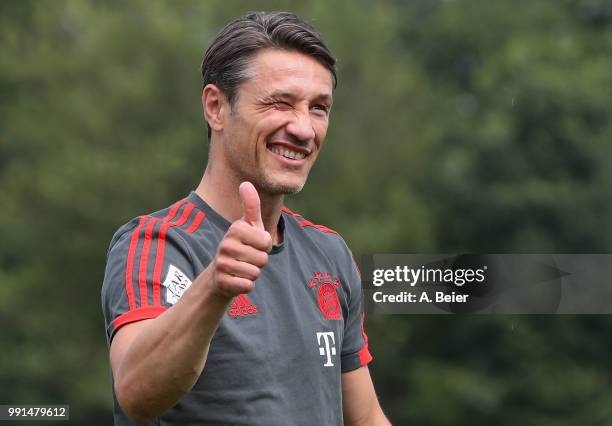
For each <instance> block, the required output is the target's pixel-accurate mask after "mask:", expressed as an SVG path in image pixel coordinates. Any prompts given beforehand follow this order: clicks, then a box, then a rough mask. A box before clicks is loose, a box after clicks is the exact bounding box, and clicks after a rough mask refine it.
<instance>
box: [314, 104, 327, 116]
mask: <svg viewBox="0 0 612 426" xmlns="http://www.w3.org/2000/svg"><path fill="white" fill-rule="evenodd" d="M312 108H313V109H314V110H316V111H323V112H324V113H325V115H327V114H328V113H329V107H328V106H327V105H324V104H315V105H313V106H312Z"/></svg>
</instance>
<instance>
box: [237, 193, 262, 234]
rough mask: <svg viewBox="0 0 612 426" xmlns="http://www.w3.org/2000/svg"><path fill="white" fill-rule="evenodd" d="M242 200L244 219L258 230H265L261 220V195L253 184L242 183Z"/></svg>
mask: <svg viewBox="0 0 612 426" xmlns="http://www.w3.org/2000/svg"><path fill="white" fill-rule="evenodd" d="M238 192H239V193H240V199H241V200H242V211H243V216H242V217H243V219H244V220H246V221H247V222H248V223H250V224H251V225H253V226H254V227H256V228H260V229H264V226H263V221H262V220H261V202H260V201H259V194H257V190H256V189H255V187H254V186H253V184H252V183H251V182H242V183H241V184H240V187H238Z"/></svg>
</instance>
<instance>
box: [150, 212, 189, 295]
mask: <svg viewBox="0 0 612 426" xmlns="http://www.w3.org/2000/svg"><path fill="white" fill-rule="evenodd" d="M183 201H185V202H186V201H187V200H183ZM182 204H184V203H181V204H180V205H179V207H180V206H181V205H182ZM194 207H195V205H194V204H192V203H189V205H187V207H185V209H184V210H183V213H182V214H181V217H180V218H179V219H178V220H177V221H174V222H168V221H166V220H165V221H164V223H163V224H162V226H161V227H160V229H159V237H158V239H157V253H156V254H155V265H154V266H153V305H155V306H159V305H161V274H162V268H163V266H164V254H165V251H166V235H167V234H168V228H170V227H172V226H183V225H184V224H185V223H186V222H187V219H188V218H189V216H190V215H191V212H192V211H193V209H194ZM177 211H178V208H177ZM175 214H176V212H175V213H174V214H173V215H172V217H174V215H175ZM166 217H167V218H171V217H170V214H168V216H166ZM196 219H197V218H196Z"/></svg>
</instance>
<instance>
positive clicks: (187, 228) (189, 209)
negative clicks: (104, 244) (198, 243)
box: [108, 198, 206, 254]
mask: <svg viewBox="0 0 612 426" xmlns="http://www.w3.org/2000/svg"><path fill="white" fill-rule="evenodd" d="M205 217H206V215H205V213H204V212H203V211H202V210H200V209H198V208H197V206H195V205H194V204H193V203H191V202H190V201H188V199H187V198H183V199H182V200H179V201H177V202H176V203H174V204H172V205H171V206H169V207H166V208H164V209H162V210H158V211H156V212H153V213H149V214H144V215H142V216H137V217H135V218H133V219H131V220H130V221H129V222H127V223H125V224H123V225H122V226H121V227H119V229H118V230H117V231H116V232H115V234H114V235H113V237H112V239H111V242H110V245H109V249H108V253H109V254H110V252H111V251H112V250H114V249H117V248H119V247H128V246H133V245H134V244H137V243H138V241H141V240H145V242H146V241H151V240H156V239H162V240H166V239H171V240H179V241H180V240H183V239H184V238H185V236H186V235H189V234H193V233H194V232H196V231H198V230H199V229H200V227H201V226H202V225H203V222H204V218H205Z"/></svg>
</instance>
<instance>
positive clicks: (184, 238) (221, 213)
mask: <svg viewBox="0 0 612 426" xmlns="http://www.w3.org/2000/svg"><path fill="white" fill-rule="evenodd" d="M334 66H335V59H334V58H333V56H332V55H331V53H330V52H329V50H328V49H327V47H326V46H325V44H324V43H323V41H322V39H321V37H320V35H319V34H318V33H316V32H315V30H314V29H313V28H312V27H310V26H309V25H308V24H306V23H304V22H303V21H301V20H299V19H298V18H297V17H296V16H295V15H292V14H289V13H262V12H260V13H253V14H250V15H247V16H245V17H243V18H240V19H237V20H236V21H233V22H231V23H230V24H228V25H227V26H226V27H225V28H224V29H223V30H222V31H221V32H220V33H219V35H218V36H217V38H216V39H215V41H214V42H213V43H212V45H211V46H210V48H209V49H208V51H207V52H206V55H205V58H204V61H203V64H202V75H203V80H204V90H203V93H202V105H203V109H204V116H205V119H206V121H207V123H208V131H209V138H210V154H209V161H208V165H207V167H206V170H205V172H204V176H203V178H202V181H201V183H200V184H199V186H198V187H197V189H196V190H195V192H192V193H191V194H190V195H189V196H188V197H187V198H185V199H183V200H181V201H179V202H177V203H175V204H174V205H173V206H171V207H169V208H167V209H165V210H162V211H159V212H156V213H153V214H151V215H147V216H141V217H139V218H136V219H134V220H132V221H131V222H129V223H128V224H126V225H124V226H123V227H121V228H120V229H119V231H117V233H116V234H115V236H114V237H113V239H112V242H111V246H110V249H109V253H108V262H107V268H106V273H105V279H104V284H103V288H102V306H103V311H104V316H105V319H106V323H107V336H108V340H109V343H110V361H111V367H112V372H113V390H114V396H115V422H116V424H120V425H128V424H134V422H146V423H145V424H156V425H170V424H193V425H196V424H197V425H203V424H261V425H275V424H278V425H289V424H306V425H334V424H341V423H342V421H343V419H344V422H345V423H346V424H368V425H369V424H388V422H387V420H386V419H385V417H384V415H383V413H382V411H381V409H380V406H379V404H378V401H377V399H376V396H375V393H374V388H373V385H372V381H371V379H370V374H369V372H368V369H367V366H366V364H368V363H369V362H370V360H371V359H372V357H371V356H370V354H369V352H368V346H367V337H366V335H365V332H364V331H363V312H362V296H361V286H360V280H359V276H358V272H357V269H356V267H355V264H354V262H353V260H352V256H351V254H350V252H349V250H348V249H347V247H346V245H345V244H344V241H343V240H342V238H340V236H339V235H338V234H337V233H336V232H335V231H332V230H331V229H329V228H326V227H324V226H321V225H314V224H312V223H311V222H309V221H307V220H305V219H304V218H302V217H301V216H300V215H298V214H296V213H293V212H291V211H290V210H288V209H286V208H284V207H283V201H284V196H285V194H292V193H296V192H298V191H300V190H301V188H302V187H303V185H304V183H305V182H306V178H307V176H308V172H309V171H310V168H311V167H312V165H313V164H314V162H315V160H316V158H317V156H318V155H319V151H320V149H321V147H322V144H323V141H324V139H325V134H326V131H327V126H328V120H329V112H330V109H331V106H332V92H333V89H334V87H335V84H336V74H335V68H334Z"/></svg>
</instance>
